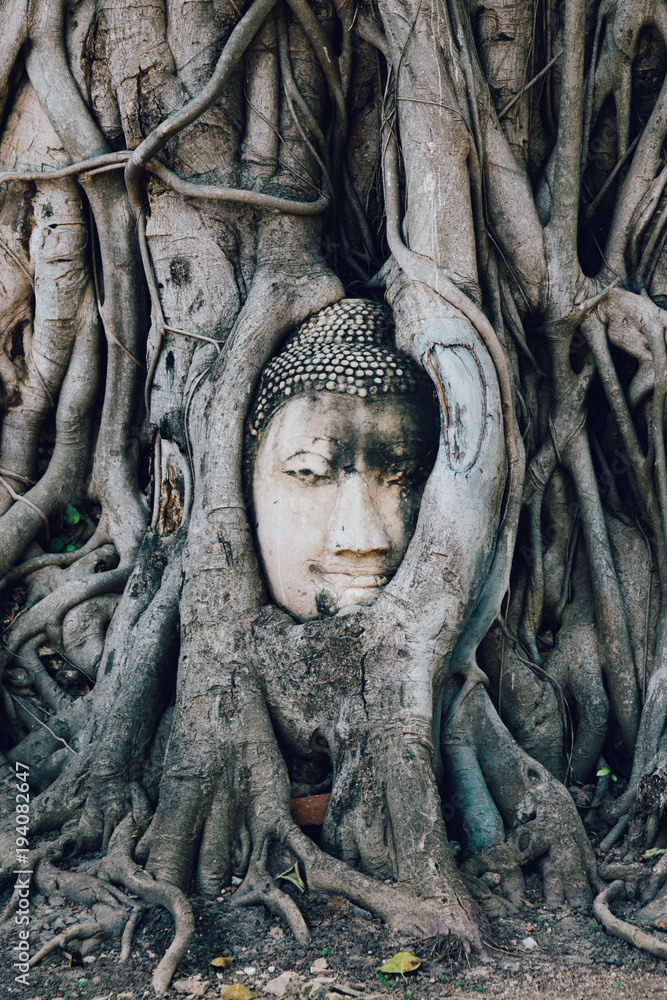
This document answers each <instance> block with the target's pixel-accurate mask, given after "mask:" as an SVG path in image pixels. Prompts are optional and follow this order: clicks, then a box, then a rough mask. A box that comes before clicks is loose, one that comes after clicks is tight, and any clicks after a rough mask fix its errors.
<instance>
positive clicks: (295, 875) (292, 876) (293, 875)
mask: <svg viewBox="0 0 667 1000" xmlns="http://www.w3.org/2000/svg"><path fill="white" fill-rule="evenodd" d="M276 878H284V879H285V881H286V882H291V883H292V885H294V886H296V888H297V889H298V890H299V892H305V891H306V884H305V882H304V881H303V879H302V878H301V872H300V871H299V862H298V861H296V862H295V863H294V864H293V865H292V867H291V868H288V869H287V871H286V872H283V873H282V875H276Z"/></svg>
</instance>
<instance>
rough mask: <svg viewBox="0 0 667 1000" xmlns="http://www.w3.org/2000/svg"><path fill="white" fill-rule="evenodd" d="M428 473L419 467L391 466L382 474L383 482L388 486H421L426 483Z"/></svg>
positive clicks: (410, 465) (411, 465)
mask: <svg viewBox="0 0 667 1000" xmlns="http://www.w3.org/2000/svg"><path fill="white" fill-rule="evenodd" d="M427 478H428V473H427V472H426V470H425V469H424V467H423V466H422V465H421V464H419V465H413V464H409V465H404V464H400V465H391V466H389V467H388V468H387V469H385V470H384V471H383V472H382V481H383V482H384V483H386V484H387V486H412V487H416V486H421V485H423V483H425V482H426V479H427Z"/></svg>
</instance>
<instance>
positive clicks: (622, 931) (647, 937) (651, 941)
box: [593, 879, 667, 958]
mask: <svg viewBox="0 0 667 1000" xmlns="http://www.w3.org/2000/svg"><path fill="white" fill-rule="evenodd" d="M615 899H625V883H624V882H621V880H620V879H618V880H617V881H616V882H612V883H611V885H609V886H607V888H606V889H604V890H603V891H602V892H601V893H600V895H599V896H597V897H596V899H595V901H594V903H593V913H594V914H595V917H596V918H597V919H598V920H599V921H600V923H601V924H602V926H603V927H604V929H605V930H606V931H608V933H609V934H613V935H614V937H617V938H620V939H621V940H622V941H627V942H629V944H633V945H634V946H635V947H636V948H640V949H641V950H642V951H647V952H648V953H649V955H655V957H656V958H667V943H665V942H664V941H659V940H658V938H657V937H655V935H653V934H647V933H646V931H643V930H641V929H640V928H639V927H635V926H634V925H633V924H629V923H627V921H625V920H621V919H620V918H619V917H615V916H614V914H613V913H612V912H611V910H610V908H609V904H610V903H611V902H612V901H613V900H615Z"/></svg>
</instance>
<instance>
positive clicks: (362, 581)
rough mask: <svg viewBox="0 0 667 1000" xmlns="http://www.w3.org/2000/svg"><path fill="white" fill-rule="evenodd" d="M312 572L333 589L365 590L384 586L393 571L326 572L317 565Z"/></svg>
mask: <svg viewBox="0 0 667 1000" xmlns="http://www.w3.org/2000/svg"><path fill="white" fill-rule="evenodd" d="M312 572H313V573H315V575H316V576H318V577H319V578H320V579H321V580H322V582H323V583H325V584H326V585H327V586H329V587H330V588H331V589H332V590H333V591H336V592H338V593H340V592H341V591H343V590H366V589H372V588H375V587H384V586H385V584H387V583H388V582H389V580H391V578H392V576H393V575H394V571H393V570H392V571H390V572H384V573H359V572H357V573H356V574H355V573H326V572H324V570H321V569H319V568H318V567H316V566H314V567H312Z"/></svg>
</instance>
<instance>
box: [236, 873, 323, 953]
mask: <svg viewBox="0 0 667 1000" xmlns="http://www.w3.org/2000/svg"><path fill="white" fill-rule="evenodd" d="M256 904H264V906H266V907H267V908H268V909H269V910H270V911H271V913H273V914H275V915H276V916H277V917H282V918H283V920H285V921H286V923H287V924H288V926H289V928H290V929H291V931H292V933H293V934H294V937H295V938H296V939H297V941H298V942H299V943H300V944H306V943H307V942H308V941H309V940H310V931H309V930H308V927H307V925H306V921H305V920H304V919H303V916H302V915H301V911H300V910H299V907H298V906H297V905H296V903H295V902H294V900H293V899H292V898H291V897H290V896H288V895H287V894H286V893H284V892H281V890H280V889H279V888H278V886H277V885H276V883H275V880H274V879H272V878H271V876H270V875H269V873H268V872H267V871H266V869H265V868H263V866H262V865H259V866H251V868H250V870H249V871H248V874H247V875H246V877H245V879H244V881H243V884H242V885H241V886H239V888H238V889H237V891H236V892H235V893H234V895H233V897H232V906H254V905H256Z"/></svg>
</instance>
